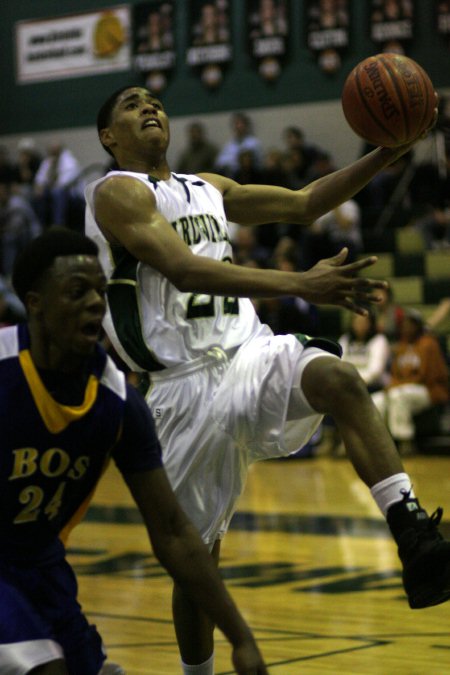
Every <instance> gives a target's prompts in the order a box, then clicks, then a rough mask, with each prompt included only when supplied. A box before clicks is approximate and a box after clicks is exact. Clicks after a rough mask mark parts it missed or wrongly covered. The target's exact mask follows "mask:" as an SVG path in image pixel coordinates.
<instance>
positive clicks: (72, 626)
mask: <svg viewBox="0 0 450 675" xmlns="http://www.w3.org/2000/svg"><path fill="white" fill-rule="evenodd" d="M13 283H14V287H15V289H16V291H17V293H18V295H19V297H20V298H21V300H22V301H23V303H24V304H25V306H26V309H27V324H23V325H19V326H14V327H10V328H4V329H2V330H0V438H1V444H2V453H1V462H0V485H1V490H0V599H1V600H0V673H8V675H25V673H33V675H99V674H100V673H101V675H106V674H107V673H108V674H109V675H121V674H123V673H124V671H123V670H122V669H121V668H120V667H119V666H115V665H114V664H108V663H104V661H105V653H104V650H103V645H102V641H101V638H100V635H99V633H98V632H97V630H96V628H95V626H92V625H89V623H88V621H87V620H86V618H85V617H84V615H83V613H82V611H81V608H80V606H79V604H78V602H77V583H76V579H75V576H74V573H73V571H72V569H71V567H70V566H69V564H68V563H67V561H66V558H65V548H64V542H65V540H66V538H67V535H68V533H69V531H70V529H71V528H72V527H73V525H74V524H75V523H76V522H78V521H79V520H80V518H81V517H82V515H83V512H84V511H85V510H86V508H87V505H88V503H89V500H90V498H91V496H92V492H93V490H94V488H95V486H96V483H97V482H98V480H99V478H100V476H101V474H102V473H103V471H104V470H105V468H106V466H107V464H108V461H109V460H110V458H113V459H114V461H115V462H116V464H117V466H118V468H119V469H120V471H121V472H122V474H123V476H124V479H125V481H126V482H127V484H128V486H129V488H130V490H131V493H132V494H133V496H134V498H135V500H136V503H137V505H138V507H139V509H140V511H141V513H142V516H143V519H144V522H145V525H146V527H147V530H148V533H149V537H150V540H151V543H152V546H153V550H154V552H155V555H156V556H157V557H158V559H159V560H160V562H161V563H162V564H163V565H164V567H165V568H166V569H167V570H168V572H169V573H170V574H171V575H172V576H173V578H174V579H175V580H176V583H177V584H181V586H182V587H183V588H184V590H185V592H186V593H188V594H189V595H190V596H191V597H192V598H193V600H195V602H198V603H199V604H200V605H201V606H202V607H203V608H204V610H205V611H206V613H207V615H209V616H210V618H211V620H212V621H216V622H217V623H218V624H219V626H220V627H221V628H222V630H223V632H224V633H225V635H226V636H227V638H228V639H229V640H230V642H231V644H232V646H233V662H234V667H235V669H236V672H238V673H241V674H242V675H266V673H267V670H266V668H265V666H264V664H263V661H262V657H261V655H260V653H259V651H258V648H257V646H256V644H255V641H254V639H253V636H252V634H251V632H250V629H249V628H248V626H247V624H246V623H245V621H244V620H243V618H242V617H241V615H240V613H239V612H238V610H237V609H236V607H235V605H234V604H233V601H232V599H231V597H230V596H229V594H228V592H227V591H226V589H225V587H224V585H223V583H222V581H221V580H220V577H219V574H218V572H217V568H216V566H215V564H214V562H213V561H212V559H211V556H210V555H209V552H208V549H207V548H206V546H205V545H204V544H203V542H202V540H201V538H200V536H199V535H198V533H197V531H196V530H195V528H194V527H193V526H192V524H191V523H190V521H189V520H188V519H187V517H186V516H185V514H184V513H183V511H182V510H181V508H180V507H179V505H178V503H177V501H176V498H175V496H174V493H173V491H172V489H171V487H170V484H169V482H168V480H167V478H166V475H165V472H164V469H163V468H162V465H161V451H160V445H159V442H158V439H157V437H156V434H155V428H154V423H153V420H152V416H151V414H150V411H149V410H148V407H147V405H146V404H145V401H144V400H143V399H142V398H141V396H140V395H138V393H137V392H136V390H135V389H133V388H132V387H131V386H130V385H127V383H126V381H125V377H124V374H123V373H122V372H121V371H119V370H118V369H117V368H116V366H115V365H114V364H113V362H112V361H111V359H110V358H109V357H108V356H107V355H106V353H105V352H104V351H103V350H102V349H101V347H100V346H99V345H98V342H97V341H98V338H99V334H100V331H101V324H102V319H103V315H104V312H105V290H106V279H105V276H104V273H103V271H102V269H101V266H100V264H99V261H98V257H97V247H96V245H95V244H94V243H93V242H92V241H91V240H89V239H88V238H87V237H85V236H84V235H81V234H79V233H76V232H71V231H69V230H64V229H60V228H55V229H51V230H49V231H47V232H46V233H45V234H43V235H42V236H41V237H39V238H37V239H35V240H34V241H33V242H32V243H31V244H30V245H29V246H28V247H27V248H26V249H25V250H24V251H23V252H22V254H21V255H20V256H19V258H18V259H17V261H16V264H15V268H14V273H13Z"/></svg>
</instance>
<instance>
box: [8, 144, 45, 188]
mask: <svg viewBox="0 0 450 675" xmlns="http://www.w3.org/2000/svg"><path fill="white" fill-rule="evenodd" d="M41 161H42V158H41V155H40V154H39V152H38V151H37V149H36V143H35V142H34V140H33V139H32V138H22V139H21V140H20V141H19V142H18V144H17V162H16V167H15V177H14V183H15V191H17V192H19V194H21V195H22V197H25V199H29V200H31V199H32V196H33V184H34V179H35V176H36V173H37V171H38V169H39V166H40V164H41Z"/></svg>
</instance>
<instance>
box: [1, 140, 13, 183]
mask: <svg viewBox="0 0 450 675" xmlns="http://www.w3.org/2000/svg"><path fill="white" fill-rule="evenodd" d="M15 179H16V170H15V168H14V164H13V163H12V162H11V160H10V158H9V152H8V148H6V147H5V146H4V145H0V183H7V184H11V183H13V182H14V180H15Z"/></svg>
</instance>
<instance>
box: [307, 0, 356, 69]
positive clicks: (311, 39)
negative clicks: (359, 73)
mask: <svg viewBox="0 0 450 675" xmlns="http://www.w3.org/2000/svg"><path fill="white" fill-rule="evenodd" d="M349 27H350V9H349V2H348V0H307V2H306V31H307V44H308V47H309V49H310V50H311V51H312V52H313V53H314V54H315V55H316V57H317V62H318V64H319V66H320V68H321V69H322V70H323V71H324V72H325V73H328V74H333V73H335V72H336V71H338V70H339V68H340V67H341V65H342V54H343V53H344V52H345V50H346V49H347V48H348V46H349V43H350V28H349Z"/></svg>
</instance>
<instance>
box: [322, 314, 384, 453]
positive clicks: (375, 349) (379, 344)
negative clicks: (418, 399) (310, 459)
mask: <svg viewBox="0 0 450 675" xmlns="http://www.w3.org/2000/svg"><path fill="white" fill-rule="evenodd" d="M339 344H340V345H341V347H342V360H343V361H348V362H349V363H352V364H353V365H354V366H355V368H356V369H357V371H358V373H359V374H360V375H361V377H362V379H363V380H364V382H365V383H366V385H367V388H368V390H369V391H370V392H372V393H373V392H375V391H380V390H381V389H383V388H384V386H385V385H386V382H387V377H388V369H389V360H390V355H391V348H390V345H389V341H388V339H387V337H386V336H385V335H383V334H382V333H379V332H378V330H377V325H376V315H375V311H374V310H373V309H372V308H371V309H370V310H369V312H368V314H367V316H361V315H360V314H353V315H352V316H351V319H350V325H349V329H348V331H346V332H345V333H344V334H343V335H341V337H340V338H339ZM318 454H321V455H329V454H331V455H333V456H334V457H343V456H344V455H345V447H344V444H343V443H342V439H341V438H340V436H339V433H338V430H337V429H336V426H335V425H334V423H333V422H332V420H330V419H329V418H327V419H326V421H325V424H323V426H322V440H321V443H320V446H319V448H318Z"/></svg>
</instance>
